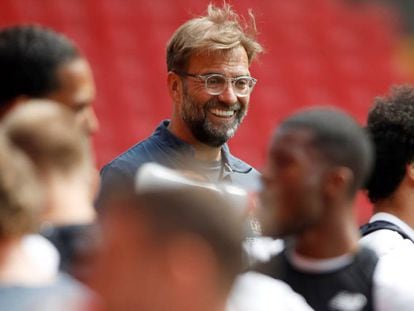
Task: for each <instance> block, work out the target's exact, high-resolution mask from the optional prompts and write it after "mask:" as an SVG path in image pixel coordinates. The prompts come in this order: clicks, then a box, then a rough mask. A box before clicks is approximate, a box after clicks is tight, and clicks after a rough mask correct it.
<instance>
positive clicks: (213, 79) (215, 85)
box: [174, 71, 257, 97]
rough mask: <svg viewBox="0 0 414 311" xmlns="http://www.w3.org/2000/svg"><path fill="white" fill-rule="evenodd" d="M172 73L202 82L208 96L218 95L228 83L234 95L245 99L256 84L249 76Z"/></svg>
mask: <svg viewBox="0 0 414 311" xmlns="http://www.w3.org/2000/svg"><path fill="white" fill-rule="evenodd" d="M174 72H175V73H176V74H178V75H179V76H182V77H192V78H196V79H200V80H202V81H204V86H205V88H206V91H207V93H208V94H210V95H220V94H221V93H223V92H224V90H225V89H226V87H227V83H229V82H230V83H231V85H232V87H233V91H234V94H235V95H236V96H237V97H246V96H248V95H249V94H250V93H251V92H252V91H253V88H254V86H255V84H256V82H257V80H256V79H255V78H252V77H250V76H240V77H236V78H227V77H226V76H224V75H222V74H219V73H211V74H205V75H198V74H191V73H188V72H177V71H174Z"/></svg>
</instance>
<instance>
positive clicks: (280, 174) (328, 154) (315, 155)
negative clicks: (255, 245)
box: [260, 108, 372, 236]
mask: <svg viewBox="0 0 414 311" xmlns="http://www.w3.org/2000/svg"><path fill="white" fill-rule="evenodd" d="M371 162H372V148H371V144H370V141H369V139H368V137H367V136H366V134H365V133H364V131H363V130H362V129H361V128H360V127H359V126H358V124H357V123H356V122H355V121H354V120H353V119H352V118H350V117H349V116H347V115H346V114H345V113H343V112H341V111H338V110H334V109H323V108H320V109H316V108H314V109H310V110H306V111H303V112H300V113H297V114H295V115H293V116H291V117H290V118H288V119H287V120H285V121H284V122H282V124H281V125H280V127H279V128H278V129H277V131H276V132H275V135H274V137H273V139H272V141H271V146H270V151H269V155H268V160H267V166H266V169H265V171H264V173H263V183H264V189H263V192H262V194H261V200H262V207H261V213H262V215H260V218H261V220H262V222H263V224H262V225H263V231H264V234H267V235H274V236H285V235H288V234H298V233H301V232H303V231H304V230H306V229H307V228H309V227H311V226H313V225H316V224H318V223H319V222H320V221H321V219H322V218H323V217H324V216H325V215H326V213H327V212H328V209H330V210H333V209H334V208H337V206H340V205H343V204H344V203H347V202H352V200H353V199H354V197H355V195H356V192H357V190H358V189H359V188H360V187H361V186H362V184H363V182H364V181H365V179H366V178H367V177H368V174H369V172H370V168H371Z"/></svg>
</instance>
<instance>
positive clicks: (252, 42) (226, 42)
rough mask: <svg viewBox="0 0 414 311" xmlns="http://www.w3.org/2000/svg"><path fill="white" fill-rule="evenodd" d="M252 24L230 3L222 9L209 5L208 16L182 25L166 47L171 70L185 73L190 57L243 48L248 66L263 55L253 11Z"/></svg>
mask: <svg viewBox="0 0 414 311" xmlns="http://www.w3.org/2000/svg"><path fill="white" fill-rule="evenodd" d="M249 15H250V23H249V24H247V23H246V22H244V20H243V23H242V20H241V18H240V17H239V16H238V15H237V14H236V13H235V12H234V11H233V10H232V8H231V6H230V5H229V4H227V3H225V4H224V5H223V8H218V7H216V6H214V5H212V4H209V6H208V8H207V15H206V16H201V17H198V18H193V19H190V20H189V21H187V22H186V23H184V24H183V25H181V26H180V27H179V28H178V29H177V30H176V31H175V33H174V34H173V36H172V37H171V39H170V41H169V43H168V45H167V68H168V71H185V70H186V69H187V66H188V61H189V59H190V57H191V56H192V55H194V54H197V53H202V52H211V53H217V52H224V51H228V50H230V49H233V48H236V47H239V46H242V47H243V48H244V49H245V50H246V53H247V57H248V60H249V64H250V63H251V61H252V60H253V59H254V58H255V56H256V55H257V54H258V53H260V52H262V50H263V48H262V46H261V45H260V44H259V43H258V42H257V41H256V39H255V36H256V24H255V19H254V16H253V14H252V13H251V12H249Z"/></svg>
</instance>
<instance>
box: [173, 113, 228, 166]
mask: <svg viewBox="0 0 414 311" xmlns="http://www.w3.org/2000/svg"><path fill="white" fill-rule="evenodd" d="M168 130H169V131H170V132H171V133H172V134H174V136H176V137H178V138H179V139H181V140H182V141H184V142H186V143H187V144H189V145H191V146H192V147H193V148H194V150H195V154H194V157H195V159H197V160H200V161H206V162H212V161H219V160H220V159H221V146H220V147H211V146H208V145H206V144H203V143H201V142H200V141H198V140H197V139H196V138H195V137H194V135H193V134H192V133H191V131H190V129H189V128H188V127H187V126H185V125H184V124H182V123H180V122H174V119H172V120H171V122H170V124H169V125H168Z"/></svg>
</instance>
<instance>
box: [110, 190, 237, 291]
mask: <svg viewBox="0 0 414 311" xmlns="http://www.w3.org/2000/svg"><path fill="white" fill-rule="evenodd" d="M110 192H111V193H110V195H109V196H108V197H107V198H106V200H105V202H104V203H103V205H102V206H103V209H102V211H103V213H105V212H107V211H108V210H109V209H111V208H114V209H115V208H117V209H118V211H119V210H120V209H122V208H125V207H127V208H128V210H129V211H131V212H132V213H137V217H140V218H141V217H144V219H145V220H146V221H147V222H148V224H149V227H150V228H152V230H153V231H154V233H153V234H151V236H152V237H153V238H154V241H155V243H156V244H157V245H161V246H162V245H163V243H166V242H167V244H168V240H169V239H170V238H173V237H174V236H176V235H177V234H180V233H183V234H186V233H189V234H194V235H196V236H198V237H200V238H201V239H202V240H203V241H205V242H206V244H207V245H209V246H210V247H211V249H212V250H213V252H214V254H215V257H216V259H217V262H218V264H219V267H220V270H221V273H220V275H222V277H223V279H222V281H223V282H222V284H223V286H224V289H225V290H230V287H231V285H232V283H233V282H234V280H235V278H236V276H237V274H239V273H241V271H242V269H243V266H242V264H243V263H242V241H243V221H242V219H241V217H237V213H235V212H236V208H235V207H234V206H232V205H230V204H229V203H228V202H227V200H226V199H225V197H224V196H221V194H220V193H219V192H217V191H214V190H211V189H207V188H196V187H191V186H183V187H181V188H175V189H152V190H145V191H140V192H139V193H137V191H136V190H135V189H134V187H133V186H132V185H131V186H130V187H124V188H123V189H122V190H121V189H119V191H110ZM124 211H125V210H124ZM152 230H151V232H152Z"/></svg>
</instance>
